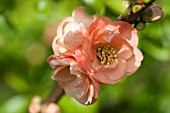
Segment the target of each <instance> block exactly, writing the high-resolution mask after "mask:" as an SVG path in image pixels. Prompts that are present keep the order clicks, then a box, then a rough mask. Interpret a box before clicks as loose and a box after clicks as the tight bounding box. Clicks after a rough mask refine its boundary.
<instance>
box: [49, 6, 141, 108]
mask: <svg viewBox="0 0 170 113" xmlns="http://www.w3.org/2000/svg"><path fill="white" fill-rule="evenodd" d="M137 45H138V36H137V31H136V30H135V29H133V28H132V27H131V25H130V24H128V23H126V22H122V21H116V22H112V21H111V20H110V19H109V18H106V17H103V18H98V17H97V16H89V15H88V14H87V13H85V11H84V8H83V7H79V8H77V9H75V10H74V11H73V13H72V17H67V18H65V19H64V20H62V21H61V22H60V23H59V25H58V28H57V35H56V37H55V39H54V40H53V44H52V47H53V50H54V55H52V56H50V57H49V59H48V62H49V64H50V65H51V67H53V77H52V78H53V79H54V80H57V81H58V83H59V84H60V85H61V86H62V87H63V88H64V90H65V92H66V94H68V95H70V96H71V97H73V98H75V99H76V100H77V101H79V102H80V103H82V104H85V105H88V104H92V103H94V102H95V101H96V99H97V98H98V93H99V89H100V88H99V84H100V83H104V84H115V83H117V82H118V81H120V80H121V79H122V78H123V77H124V76H127V75H131V74H133V73H134V72H135V71H136V70H137V69H138V68H139V67H140V65H141V61H142V59H143V56H142V53H141V52H140V51H139V49H138V48H137Z"/></svg>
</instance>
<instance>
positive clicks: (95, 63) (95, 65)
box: [92, 58, 118, 71]
mask: <svg viewBox="0 0 170 113" xmlns="http://www.w3.org/2000/svg"><path fill="white" fill-rule="evenodd" d="M117 64H118V60H117V59H115V60H114V61H113V63H112V64H111V65H101V64H100V62H99V60H98V59H97V58H94V60H93V63H92V68H93V69H94V70H96V71H100V70H102V69H114V68H115V67H116V66H117Z"/></svg>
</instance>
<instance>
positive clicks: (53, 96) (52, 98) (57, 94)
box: [42, 84, 64, 104]
mask: <svg viewBox="0 0 170 113" xmlns="http://www.w3.org/2000/svg"><path fill="white" fill-rule="evenodd" d="M63 95H64V90H63V88H62V87H61V86H60V85H58V84H56V86H55V88H54V89H53V90H52V92H51V93H50V95H49V96H48V97H47V98H46V99H45V100H43V101H42V104H45V103H50V102H55V103H56V102H58V101H59V99H60V98H61V97H62V96H63Z"/></svg>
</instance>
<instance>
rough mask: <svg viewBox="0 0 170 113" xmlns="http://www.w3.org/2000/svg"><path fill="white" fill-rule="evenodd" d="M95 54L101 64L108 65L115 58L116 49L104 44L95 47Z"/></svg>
mask: <svg viewBox="0 0 170 113" xmlns="http://www.w3.org/2000/svg"><path fill="white" fill-rule="evenodd" d="M96 53H97V54H96V55H97V58H98V60H99V61H100V63H101V64H102V65H110V64H112V63H113V61H114V59H116V58H117V55H116V51H115V49H114V48H113V47H111V46H110V45H104V46H101V47H98V48H97V49H96Z"/></svg>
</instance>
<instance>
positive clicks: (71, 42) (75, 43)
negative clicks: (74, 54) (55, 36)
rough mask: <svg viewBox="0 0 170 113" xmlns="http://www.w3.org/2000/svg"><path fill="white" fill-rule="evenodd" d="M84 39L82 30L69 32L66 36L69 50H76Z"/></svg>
mask: <svg viewBox="0 0 170 113" xmlns="http://www.w3.org/2000/svg"><path fill="white" fill-rule="evenodd" d="M83 41H84V36H83V35H82V33H81V32H75V33H74V32H68V33H67V35H66V36H65V37H64V44H65V46H66V47H67V49H68V50H70V49H71V50H74V49H76V48H77V47H79V46H80V45H82V43H83Z"/></svg>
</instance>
